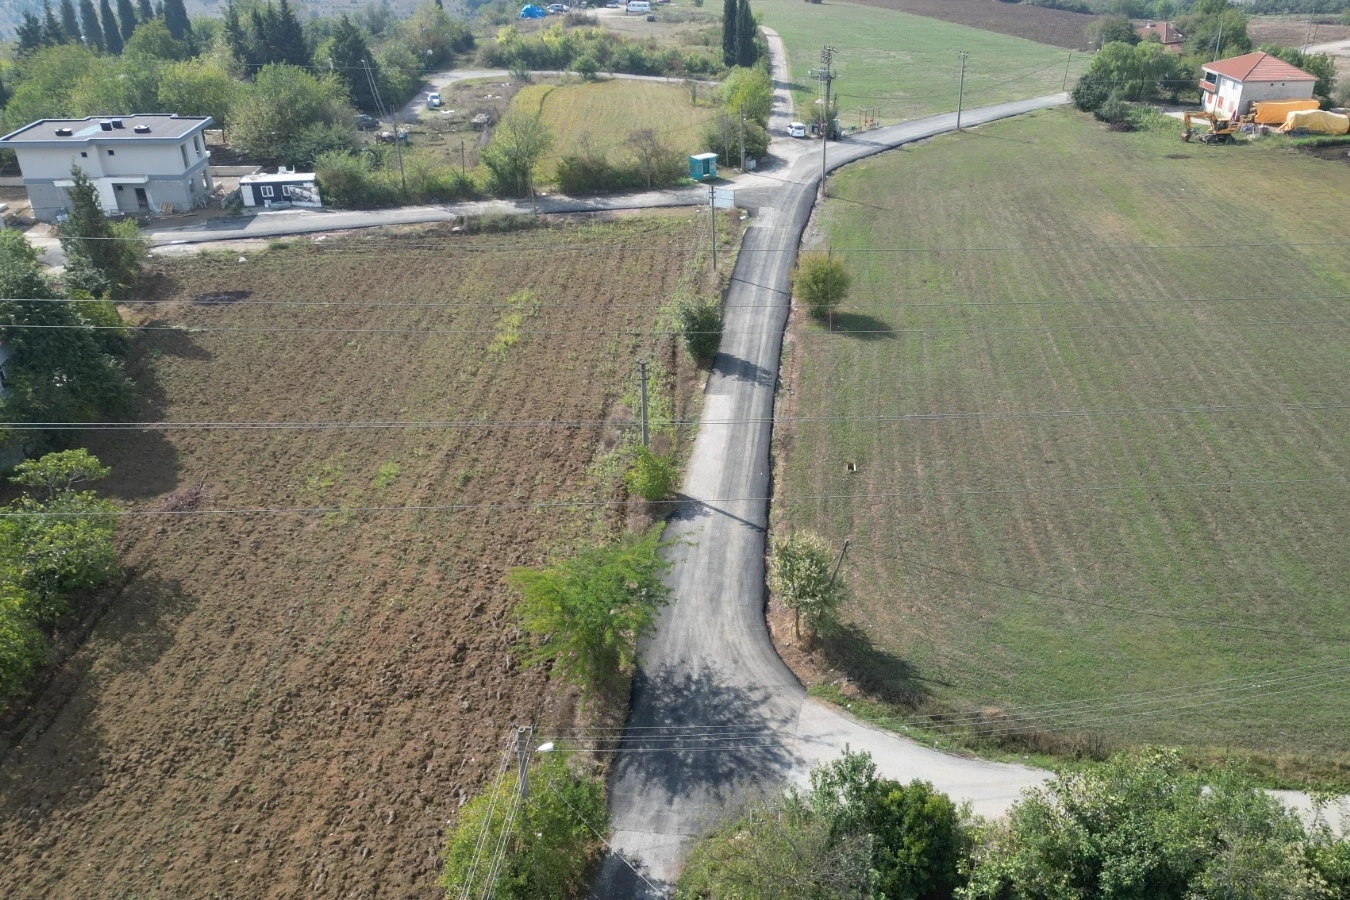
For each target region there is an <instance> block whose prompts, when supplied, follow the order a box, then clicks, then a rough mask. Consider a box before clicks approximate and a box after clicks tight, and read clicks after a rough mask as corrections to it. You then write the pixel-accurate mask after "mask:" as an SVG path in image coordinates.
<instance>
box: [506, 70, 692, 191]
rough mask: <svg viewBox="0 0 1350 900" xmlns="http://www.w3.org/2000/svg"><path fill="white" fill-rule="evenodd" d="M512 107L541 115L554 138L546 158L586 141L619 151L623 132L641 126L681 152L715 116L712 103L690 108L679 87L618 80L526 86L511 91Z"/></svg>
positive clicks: (687, 150)
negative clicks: (514, 94)
mask: <svg viewBox="0 0 1350 900" xmlns="http://www.w3.org/2000/svg"><path fill="white" fill-rule="evenodd" d="M706 92H707V89H705V90H704V93H705V94H706ZM511 106H512V108H513V109H522V110H525V111H527V112H530V113H534V112H541V113H542V115H543V119H544V121H545V122H546V123H547V124H548V126H549V127H550V128H552V129H553V133H554V138H555V139H554V144H553V150H552V151H551V152H550V154H549V156H550V158H551V160H556V159H557V158H558V157H560V156H563V155H565V154H568V153H575V152H577V151H579V150H581V149H582V147H583V146H584V145H585V142H586V141H590V143H591V145H592V146H593V147H595V148H598V149H603V150H605V151H607V152H610V153H612V154H615V155H622V154H623V153H624V152H625V151H624V142H625V141H626V140H627V139H628V136H629V135H630V134H632V133H633V132H634V131H638V130H640V129H643V128H650V129H652V130H653V131H655V132H657V133H658V134H659V135H660V136H661V138H662V140H663V141H665V142H666V143H667V144H668V145H669V146H670V147H673V148H674V149H676V150H678V151H679V152H680V153H681V154H687V153H697V152H699V151H700V150H701V144H700V139H701V137H702V135H703V129H704V128H705V127H706V124H707V122H708V121H709V120H711V118H712V117H713V116H714V115H715V114H716V110H715V109H714V108H713V107H711V106H695V105H694V104H693V103H692V102H691V98H690V94H689V89H688V88H686V87H684V86H682V85H678V84H662V83H660V82H651V81H627V80H618V79H615V80H613V81H598V82H593V83H588V84H564V85H551V84H535V85H530V86H529V87H527V88H524V89H522V90H521V91H520V92H519V93H518V94H516V96H515V98H514V99H513V100H512V101H511ZM544 170H545V177H548V175H549V173H551V172H552V168H551V167H550V166H549V165H547V164H545V166H544Z"/></svg>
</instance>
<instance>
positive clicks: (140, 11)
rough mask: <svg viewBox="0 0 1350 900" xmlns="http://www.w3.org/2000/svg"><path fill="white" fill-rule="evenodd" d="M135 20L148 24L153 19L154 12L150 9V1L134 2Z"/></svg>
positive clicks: (140, 0) (138, 0)
mask: <svg viewBox="0 0 1350 900" xmlns="http://www.w3.org/2000/svg"><path fill="white" fill-rule="evenodd" d="M136 18H138V19H140V20H141V21H142V22H149V21H150V20H151V19H153V18H155V11H154V10H153V9H151V8H150V0H136Z"/></svg>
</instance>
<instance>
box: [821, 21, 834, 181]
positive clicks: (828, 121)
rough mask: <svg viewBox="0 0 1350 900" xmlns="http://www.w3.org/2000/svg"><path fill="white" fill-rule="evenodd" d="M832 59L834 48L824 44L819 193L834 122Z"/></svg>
mask: <svg viewBox="0 0 1350 900" xmlns="http://www.w3.org/2000/svg"><path fill="white" fill-rule="evenodd" d="M833 60H834V48H833V47H831V46H830V45H829V44H826V45H825V46H824V47H822V48H821V50H820V62H821V65H823V66H824V68H823V69H821V70H820V80H821V81H823V82H825V109H824V110H822V112H821V121H820V193H821V194H822V195H824V193H825V175H826V173H828V171H829V169H828V168H827V167H826V165H825V148H826V147H827V146H828V145H829V143H830V126H831V125H832V124H833V123H834V116H833V115H831V113H830V82H832V81H834V73H833V72H831V71H830V63H831V62H832V61H833Z"/></svg>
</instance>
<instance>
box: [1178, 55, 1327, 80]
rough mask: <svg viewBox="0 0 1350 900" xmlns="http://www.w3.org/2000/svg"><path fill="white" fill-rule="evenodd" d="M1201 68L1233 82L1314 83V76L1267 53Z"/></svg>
mask: <svg viewBox="0 0 1350 900" xmlns="http://www.w3.org/2000/svg"><path fill="white" fill-rule="evenodd" d="M1201 68H1203V69H1204V70H1205V71H1206V72H1214V73H1216V74H1219V75H1223V76H1224V77H1226V78H1232V79H1233V80H1234V81H1316V80H1317V76H1316V75H1309V74H1308V73H1307V72H1305V71H1303V70H1302V69H1300V68H1298V67H1297V66H1291V65H1289V63H1287V62H1285V61H1284V60H1282V59H1277V58H1275V57H1273V56H1271V55H1270V54H1269V53H1260V52H1257V53H1245V54H1243V55H1242V56H1235V57H1233V58H1232V59H1224V60H1220V61H1219V62H1214V63H1205V64H1204V65H1203V66H1202V67H1201Z"/></svg>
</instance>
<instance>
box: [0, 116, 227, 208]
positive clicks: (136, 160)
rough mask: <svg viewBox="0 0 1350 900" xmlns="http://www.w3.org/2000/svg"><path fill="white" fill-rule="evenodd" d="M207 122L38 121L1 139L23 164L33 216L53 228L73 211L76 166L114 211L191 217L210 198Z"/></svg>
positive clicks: (167, 119) (124, 118)
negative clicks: (188, 214)
mask: <svg viewBox="0 0 1350 900" xmlns="http://www.w3.org/2000/svg"><path fill="white" fill-rule="evenodd" d="M209 124H211V117H210V116H177V115H169V114H153V115H135V116H122V117H120V118H117V117H105V116H89V117H87V118H84V119H39V120H38V121H36V122H33V123H31V124H29V125H25V126H24V127H23V128H20V129H19V130H18V131H13V132H10V133H9V134H7V135H5V136H4V137H0V148H4V149H9V150H13V151H14V152H15V155H16V156H18V159H19V169H20V170H21V171H22V173H23V183H24V186H25V187H26V188H28V199H29V200H30V201H31V202H32V204H33V216H34V217H35V218H37V219H39V220H41V221H43V222H55V221H57V219H58V218H59V217H60V216H61V215H62V214H63V213H64V212H65V211H66V209H67V208H68V207H69V205H70V201H69V198H68V196H67V194H66V189H67V188H69V187H71V186H72V182H71V180H70V169H71V166H73V165H74V166H79V167H80V168H81V169H83V170H84V171H85V173H86V174H88V176H89V177H90V179H91V180H92V181H93V182H94V185H95V186H96V187H97V188H98V196H99V200H100V202H101V203H102V204H103V209H104V210H105V211H107V212H109V213H113V214H117V213H136V212H153V213H170V212H187V211H188V210H191V209H195V208H197V207H199V206H204V205H205V204H206V201H207V200H208V199H210V197H211V191H212V185H211V174H210V172H209V171H208V170H207V165H208V162H209V160H210V151H208V150H207V149H206V137H205V135H204V134H203V132H204V131H205V130H206V126H207V125H209Z"/></svg>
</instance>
